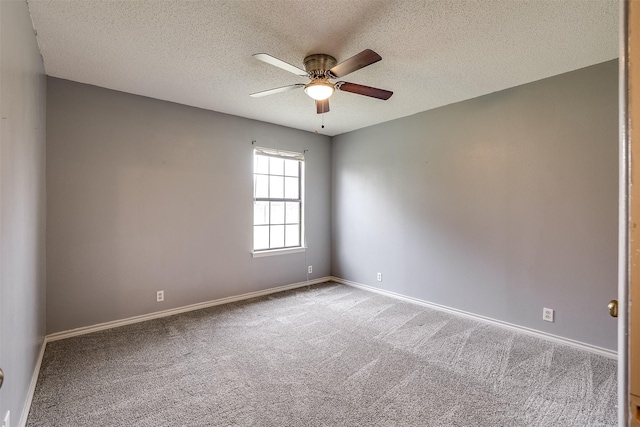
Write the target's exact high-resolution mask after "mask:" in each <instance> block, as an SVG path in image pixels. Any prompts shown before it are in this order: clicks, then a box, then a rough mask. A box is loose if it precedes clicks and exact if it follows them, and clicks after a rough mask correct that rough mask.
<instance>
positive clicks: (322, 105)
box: [316, 98, 329, 114]
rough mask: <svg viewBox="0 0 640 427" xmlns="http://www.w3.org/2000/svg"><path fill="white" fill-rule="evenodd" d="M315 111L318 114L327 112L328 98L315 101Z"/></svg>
mask: <svg viewBox="0 0 640 427" xmlns="http://www.w3.org/2000/svg"><path fill="white" fill-rule="evenodd" d="M316 111H317V112H318V114H324V113H328V112H329V98H327V99H323V100H322V101H316Z"/></svg>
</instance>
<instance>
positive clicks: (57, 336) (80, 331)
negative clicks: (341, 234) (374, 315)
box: [45, 276, 331, 342]
mask: <svg viewBox="0 0 640 427" xmlns="http://www.w3.org/2000/svg"><path fill="white" fill-rule="evenodd" d="M329 280H331V278H330V277H328V276H327V277H322V278H319V279H313V280H307V281H304V282H298V283H293V284H290V285H284V286H278V287H275V288H269V289H264V290H262V291H256V292H249V293H246V294H242V295H236V296H232V297H226V298H220V299H216V300H212V301H206V302H200V303H197V304H191V305H186V306H183V307H177V308H172V309H169V310H163V311H156V312H154V313H149V314H143V315H140V316H134V317H129V318H127V319H121V320H114V321H111V322H105V323H98V324H97V325H92V326H84V327H82V328H76V329H71V330H68V331H62V332H56V333H54V334H50V335H47V336H46V337H45V342H51V341H57V340H61V339H65V338H70V337H75V336H78V335H85V334H90V333H92V332H97V331H103V330H105V329H111V328H117V327H119V326H125V325H131V324H133V323H140V322H145V321H147V320H152V319H159V318H161V317H167V316H173V315H175V314H180V313H186V312H188V311H194V310H200V309H203V308H207V307H213V306H215V305H220V304H227V303H230V302H235V301H242V300H246V299H250V298H256V297H261V296H263V295H269V294H274V293H277V292H283V291H288V290H291V289H296V288H302V287H304V286H309V285H315V284H316V283H322V282H326V281H329Z"/></svg>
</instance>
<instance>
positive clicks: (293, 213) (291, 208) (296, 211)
mask: <svg viewBox="0 0 640 427" xmlns="http://www.w3.org/2000/svg"><path fill="white" fill-rule="evenodd" d="M286 209H287V212H286V213H287V216H286V218H285V220H286V223H287V224H297V223H299V222H300V203H298V202H287V208H286Z"/></svg>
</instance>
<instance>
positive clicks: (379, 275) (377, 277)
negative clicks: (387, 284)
mask: <svg viewBox="0 0 640 427" xmlns="http://www.w3.org/2000/svg"><path fill="white" fill-rule="evenodd" d="M376 279H378V282H382V273H378V275H377V276H376Z"/></svg>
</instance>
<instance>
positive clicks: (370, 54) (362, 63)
mask: <svg viewBox="0 0 640 427" xmlns="http://www.w3.org/2000/svg"><path fill="white" fill-rule="evenodd" d="M253 57H254V58H256V59H258V60H260V61H263V62H266V63H267V64H271V65H274V66H276V67H278V68H282V69H283V70H286V71H288V72H290V73H293V74H296V75H298V76H305V77H309V78H310V79H311V81H310V82H309V83H307V84H303V83H296V84H293V85H289V86H283V87H279V88H275V89H269V90H265V91H262V92H256V93H252V94H251V95H250V96H252V97H254V98H257V97H260V96H266V95H273V94H274V93H280V92H286V91H288V90H291V89H297V88H299V87H304V91H305V93H306V94H307V95H309V96H310V97H311V98H313V99H315V101H316V110H317V113H318V114H323V113H327V112H328V111H329V97H330V96H331V95H333V92H334V90H335V89H338V90H341V91H344V92H351V93H355V94H358V95H364V96H370V97H372V98H378V99H382V100H385V101H386V100H387V99H389V98H391V95H393V92H391V91H388V90H384V89H378V88H375V87H370V86H363V85H359V84H356V83H349V82H343V81H339V82H336V83H331V82H330V81H329V80H332V79H337V78H340V77H344V76H346V75H347V74H349V73H352V72H354V71H356V70H359V69H361V68H364V67H366V66H369V65H371V64H373V63H375V62H378V61H380V60H381V59H382V57H381V56H380V55H378V54H377V53H375V52H374V51H372V50H371V49H366V50H363V51H362V52H360V53H359V54H357V55H355V56H352V57H351V58H349V59H347V60H346V61H343V62H341V63H339V64H338V65H336V64H337V61H336V59H335V58H334V57H333V56H331V55H326V54H324V53H316V54H313V55H309V56H307V57H306V58H304V70H303V69H301V68H298V67H296V66H295V65H291V64H289V63H287V62H284V61H283V60H281V59H278V58H275V57H273V56H271V55H268V54H266V53H256V54H255V55H253Z"/></svg>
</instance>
